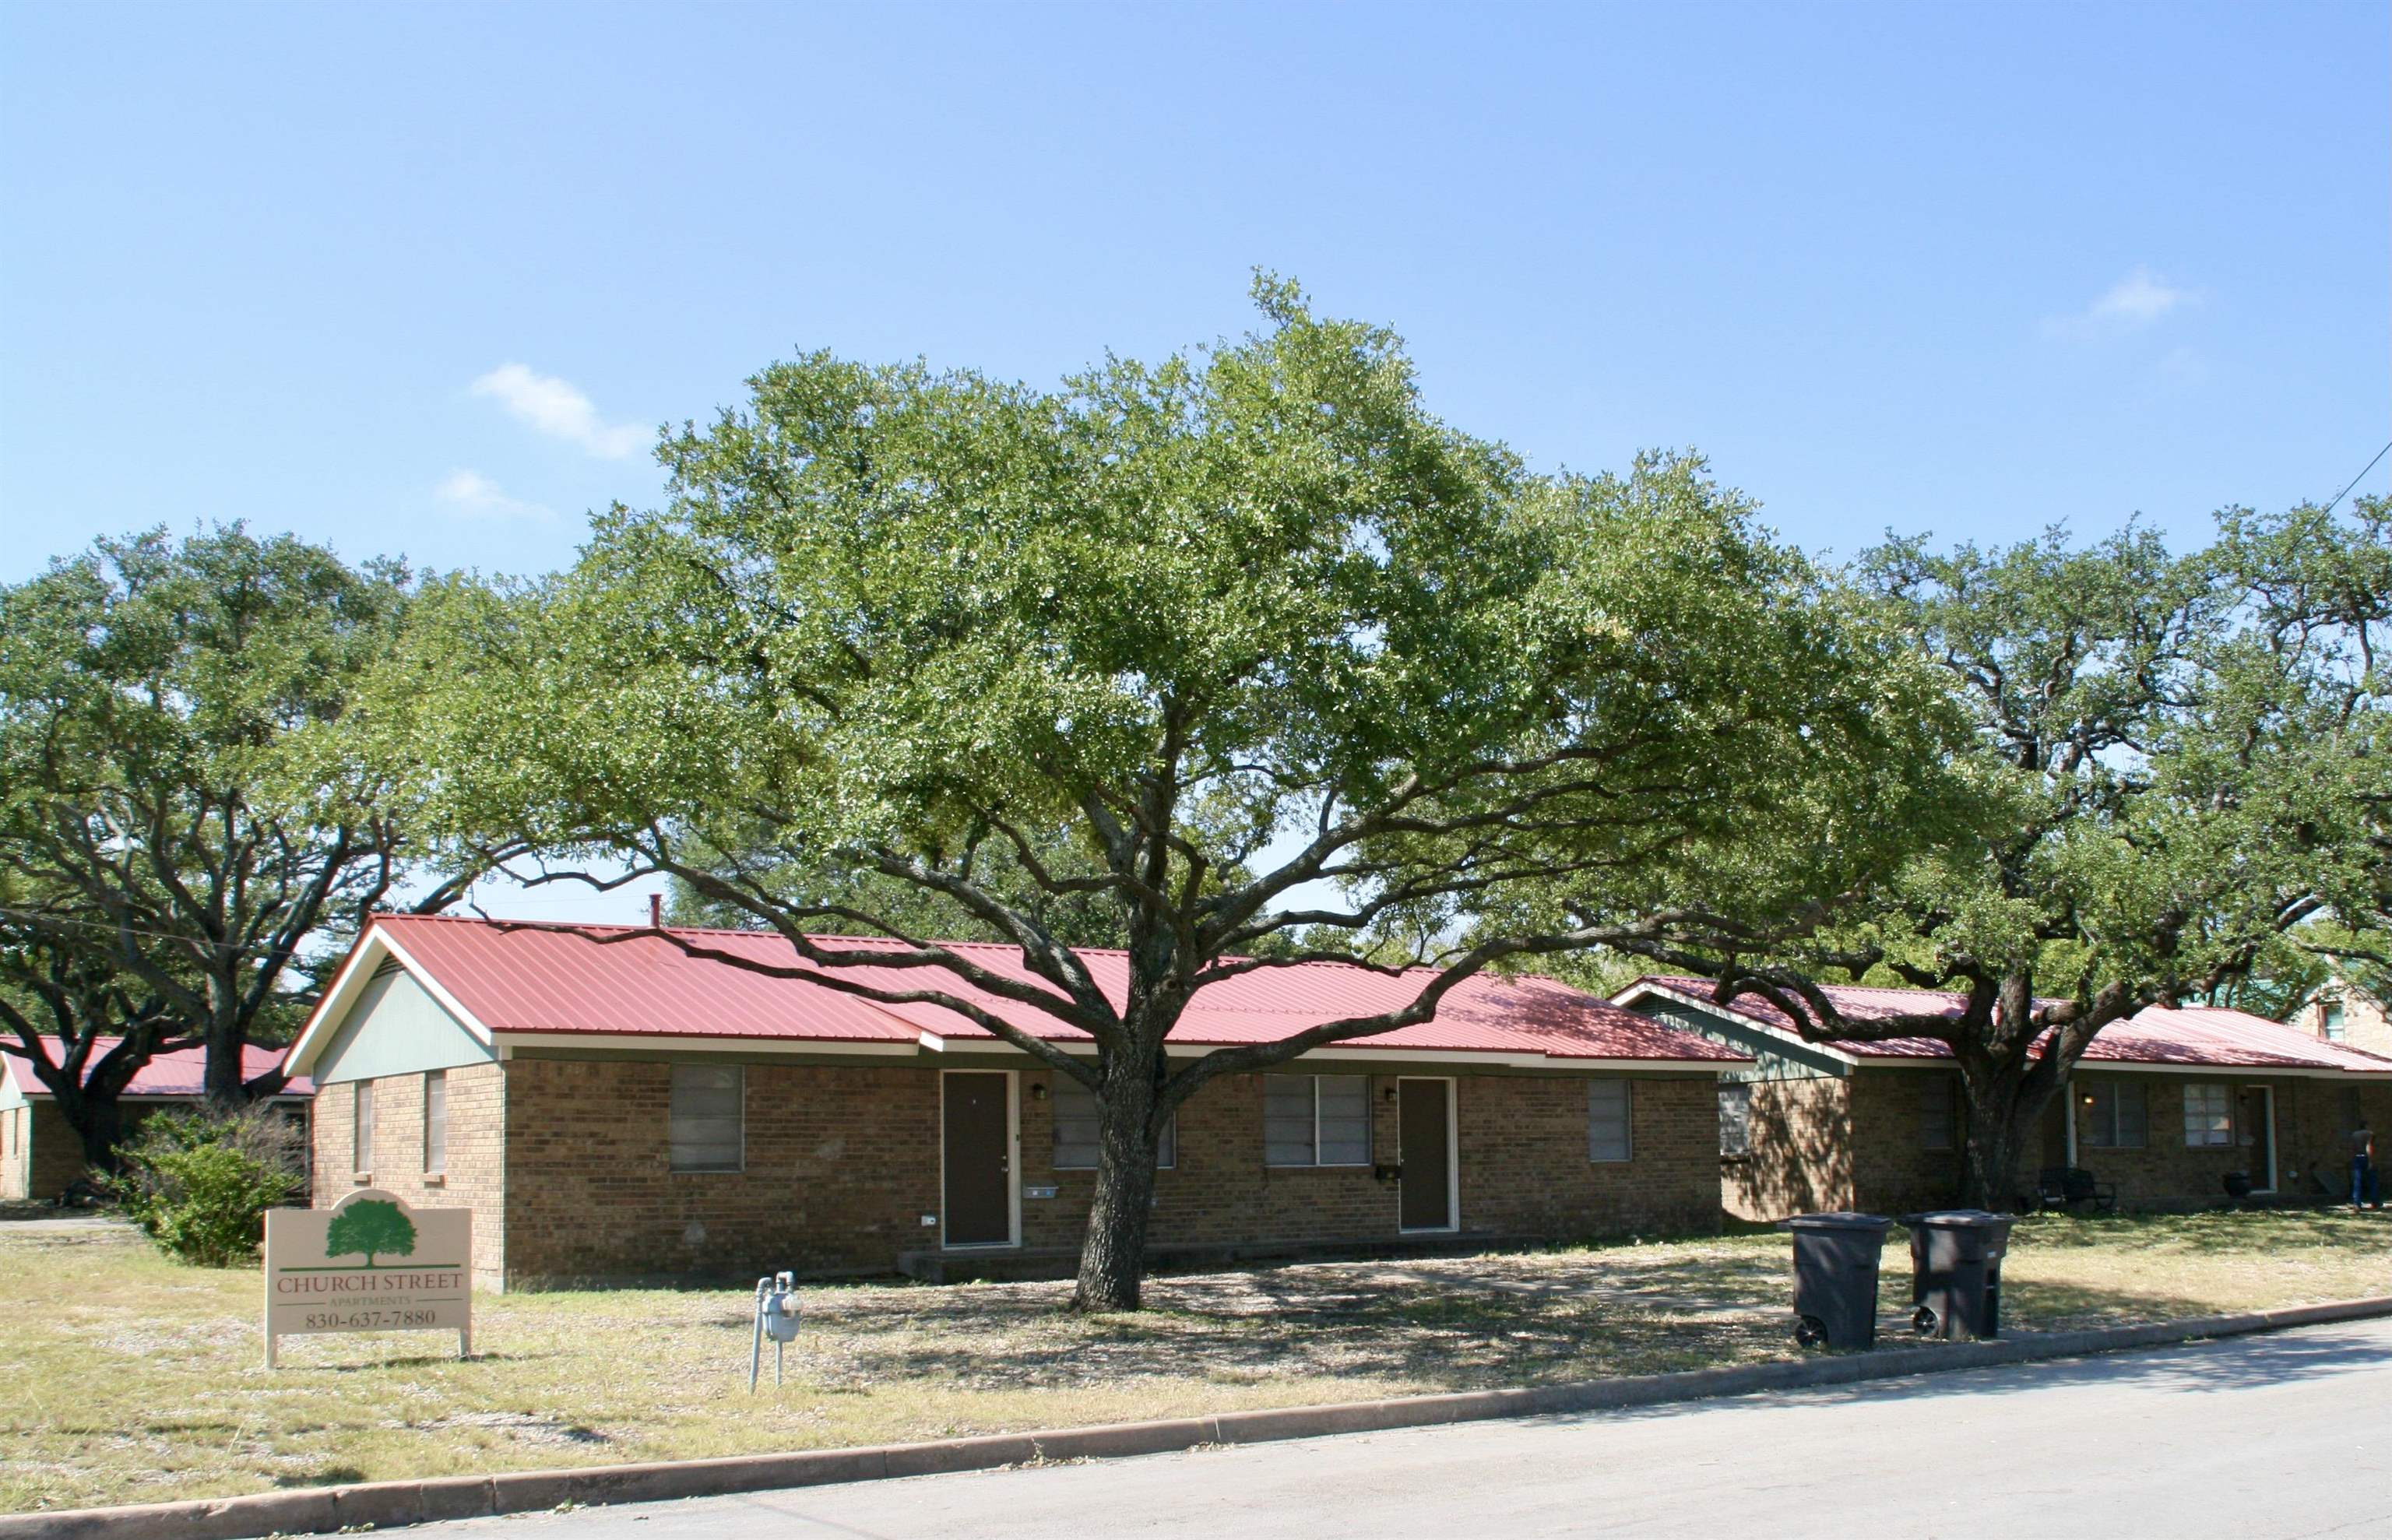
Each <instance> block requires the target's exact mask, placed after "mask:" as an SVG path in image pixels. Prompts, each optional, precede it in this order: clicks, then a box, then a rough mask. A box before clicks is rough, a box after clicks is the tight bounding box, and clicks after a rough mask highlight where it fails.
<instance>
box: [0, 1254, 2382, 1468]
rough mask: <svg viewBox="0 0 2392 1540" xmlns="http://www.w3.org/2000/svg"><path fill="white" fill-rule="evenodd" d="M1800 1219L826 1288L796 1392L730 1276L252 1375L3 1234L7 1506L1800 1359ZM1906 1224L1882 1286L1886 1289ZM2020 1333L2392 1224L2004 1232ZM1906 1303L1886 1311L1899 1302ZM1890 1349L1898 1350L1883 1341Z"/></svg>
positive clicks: (2339, 1267)
mask: <svg viewBox="0 0 2392 1540" xmlns="http://www.w3.org/2000/svg"><path fill="white" fill-rule="evenodd" d="M1906 1265H1907V1263H1906V1251H1905V1249H1904V1246H1903V1244H1902V1239H1901V1236H1900V1234H1899V1232H1897V1233H1896V1234H1895V1236H1894V1237H1893V1241H1892V1244H1891V1246H1889V1248H1888V1249H1887V1252H1886V1266H1887V1269H1888V1275H1889V1276H1888V1283H1887V1287H1886V1290H1885V1293H1884V1295H1883V1303H1884V1304H1885V1306H1886V1307H1887V1309H1888V1310H1889V1312H1891V1311H1892V1310H1893V1308H1894V1307H1895V1306H1896V1305H1898V1304H1900V1303H1901V1302H1902V1301H1903V1300H1904V1298H1906V1296H1904V1294H1903V1293H1902V1283H1901V1279H1902V1277H1904V1276H1905V1274H1904V1268H1906ZM2004 1283H2005V1288H2006V1301H2005V1308H2006V1312H2007V1319H2008V1324H2009V1326H2010V1328H2012V1329H2016V1330H2025V1331H2031V1330H2039V1329H2053V1328H2059V1327H2067V1326H2084V1325H2092V1324H2100V1323H2111V1322H2128V1321H2147V1320H2159V1319H2165V1318H2167V1317H2170V1316H2179V1315H2191V1314H2210V1313H2215V1312H2218V1311H2226V1310H2238V1309H2248V1308H2256V1307H2261V1306H2269V1305H2278V1304H2291V1303H2298V1302H2305V1301H2320V1300H2329V1299H2345V1298H2350V1297H2354V1296H2359V1295H2368V1294H2381V1293H2384V1292H2386V1291H2387V1290H2392V1216H2387V1215H2386V1214H2381V1213H2375V1214H2366V1215H2355V1214H2352V1213H2349V1212H2348V1211H2347V1210H2336V1211H2320V1212H2295V1213H2275V1214H2271V1213H2216V1214H2203V1215H2195V1216H2188V1217H2182V1218H2152V1219H2113V1220H2069V1219H2061V1218H2057V1217H2045V1218H2039V1219H2035V1220H2032V1221H2028V1222H2025V1223H2022V1224H2021V1226H2020V1228H2019V1231H2018V1234H2017V1236H2016V1238H2015V1239H2014V1241H2013V1243H2012V1248H2011V1251H2010V1257H2009V1262H2008V1265H2007V1270H2006V1273H2005V1276H2004ZM260 1292H261V1286H260V1283H259V1279H258V1275H257V1273H256V1272H255V1270H254V1269H248V1270H235V1271H224V1272H218V1271H212V1270H207V1269H202V1268H190V1267H184V1266H180V1265H177V1264H176V1263H173V1262H166V1261H164V1260H163V1259H162V1258H160V1257H158V1256H157V1255H155V1254H154V1253H153V1252H151V1251H150V1249H148V1247H147V1246H145V1245H143V1244H142V1243H141V1242H140V1241H139V1240H138V1238H137V1237H136V1236H133V1235H132V1234H131V1233H130V1232H128V1231H124V1230H123V1229H109V1230H104V1231H97V1232H84V1233H59V1232H57V1231H48V1230H45V1228H44V1227H37V1226H18V1225H11V1224H0V1298H6V1299H7V1300H8V1301H12V1302H13V1304H14V1307H15V1308H13V1309H11V1310H10V1311H9V1312H8V1313H7V1314H6V1316H5V1317H0V1365H7V1390H8V1395H7V1405H6V1411H5V1414H0V1416H5V1421H0V1510H9V1511H16V1510H24V1509H32V1508H62V1507H81V1506H87V1505H92V1504H100V1503H129V1502H154V1501H160V1500H163V1499H167V1498H174V1497H192V1496H209V1495H225V1494H229V1493H238V1492H254V1491H262V1490H267V1489H270V1488H273V1487H277V1486H294V1485H308V1484H314V1483H321V1482H351V1481H371V1480H387V1479H393V1478H399V1477H408V1476H429V1475H446V1474H456V1473H464V1472H473V1471H490V1470H502V1469H528V1468H533V1467H539V1466H559V1465H579V1464H596V1463H611V1462H617V1461H623V1460H644V1459H665V1458H675V1457H689V1456H708V1455H725V1454H738V1453H751V1452H762V1451H769V1450H792V1449H809V1448H822V1447H829V1446H836V1445H841V1444H856V1443H884V1442H894V1441H899V1440H907V1439H924V1438H938V1437H943V1436H948V1435H954V1434H963V1433H982V1432H998V1431H1005V1430H1020V1429H1026V1428H1039V1427H1057V1426H1065V1425H1070V1424H1075V1423H1086V1422H1100V1421H1112V1420H1126V1419H1133V1418H1145V1417H1175V1416H1183V1415H1189V1414H1194V1413H1198V1412H1207V1411H1226V1410H1230V1409H1233V1408H1239V1407H1250V1406H1275V1405H1292V1404H1304V1403H1311V1402H1324V1401H1343V1400H1354V1399H1358V1398H1363V1397H1369V1396H1380V1395H1391V1394H1405V1393H1411V1392H1422V1391H1449V1390H1467V1389H1477V1388H1482V1387H1488V1386H1500V1385H1527V1384H1540V1383H1550V1382H1553V1381H1556V1380H1566V1379H1579V1378H1591V1377H1594V1376H1601V1375H1612V1374H1636V1373H1649V1372H1654V1371H1658V1370H1667V1369H1679V1368H1693V1367H1700V1366H1705V1365H1716V1364H1735V1363H1752V1362H1758V1361H1762V1360H1768V1359H1779V1358H1791V1357H1796V1356H1799V1355H1800V1352H1801V1350H1800V1349H1798V1348H1796V1347H1795V1346H1794V1344H1793V1341H1792V1339H1791V1336H1790V1334H1789V1330H1788V1326H1789V1314H1788V1303H1787V1240H1786V1237H1785V1236H1782V1235H1779V1234H1776V1233H1774V1232H1764V1233H1760V1234H1752V1235H1740V1236H1712V1237H1704V1238H1697V1239H1689V1240H1670V1241H1657V1242H1644V1243H1607V1244H1605V1245H1601V1246H1591V1247H1583V1248H1568V1249H1555V1250H1552V1251H1540V1252H1528V1253H1511V1254H1503V1255H1498V1256H1488V1257H1477V1258H1467V1259H1441V1260H1422V1261H1402V1262H1345V1263H1322V1264H1313V1265H1305V1266H1293V1267H1281V1268H1271V1269H1264V1270H1259V1271H1254V1272H1247V1273H1223V1274H1208V1275H1188V1276H1178V1277H1166V1278H1161V1279H1157V1280H1155V1282H1154V1283H1153V1284H1152V1285H1151V1286H1150V1290H1149V1298H1150V1301H1151V1303H1152V1305H1153V1308H1152V1309H1150V1310H1149V1311H1146V1312H1144V1313H1141V1314H1137V1315H1129V1316H1102V1317H1081V1316H1073V1315H1070V1314H1065V1313H1064V1312H1063V1311H1062V1310H1061V1308H1060V1306H1061V1302H1062V1301H1063V1300H1064V1298H1065V1297H1066V1296H1067V1295H1068V1292H1069V1288H1068V1286H1067V1285H1061V1284H977V1285H961V1286H954V1287H948V1288H929V1287H922V1286H912V1285H900V1284H870V1285H850V1286H824V1287H818V1288H809V1289H807V1290H806V1291H805V1294H804V1311H805V1320H804V1327H803V1332H802V1335H801V1337H800V1339H799V1341H798V1342H796V1343H795V1344H793V1345H792V1346H791V1348H790V1350H789V1355H788V1382H787V1383H786V1385H785V1386H783V1387H782V1388H781V1389H780V1390H778V1391H774V1390H773V1387H772V1384H771V1372H772V1371H771V1361H770V1350H769V1348H768V1350H767V1359H766V1368H765V1385H764V1388H763V1390H762V1391H761V1392H760V1393H759V1394H757V1395H754V1396H752V1397H751V1396H750V1395H749V1394H748V1393H747V1350H748V1322H749V1315H748V1310H749V1301H748V1298H747V1294H746V1293H745V1292H742V1291H730V1290H687V1291H673V1290H657V1289H646V1290H614V1291H590V1292H574V1293H552V1294H516V1295H508V1296H503V1297H498V1296H488V1295H485V1296H482V1297H480V1298H479V1299H478V1300H477V1301H476V1307H475V1323H474V1345H475V1347H476V1348H477V1349H478V1350H480V1352H481V1356H480V1357H478V1358H476V1359H475V1360H474V1361H473V1362H471V1363H465V1364H460V1363H458V1362H456V1361H455V1360H454V1359H453V1357H452V1356H450V1354H451V1353H452V1352H453V1343H454V1339H453V1338H451V1337H446V1336H444V1335H442V1334H440V1333H435V1332H427V1333H421V1334H393V1335H384V1336H359V1337H348V1338H286V1339H284V1341H283V1345H282V1357H283V1364H284V1366H283V1367H282V1368H281V1369H280V1370H275V1371H269V1370H267V1369H265V1368H263V1367H261V1366H260V1361H261V1352H260V1342H259V1338H258V1314H259V1299H260ZM1889 1319H1891V1315H1890V1316H1889ZM1901 1340H1904V1339H1898V1340H1897V1341H1896V1343H1895V1345H1901Z"/></svg>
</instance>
